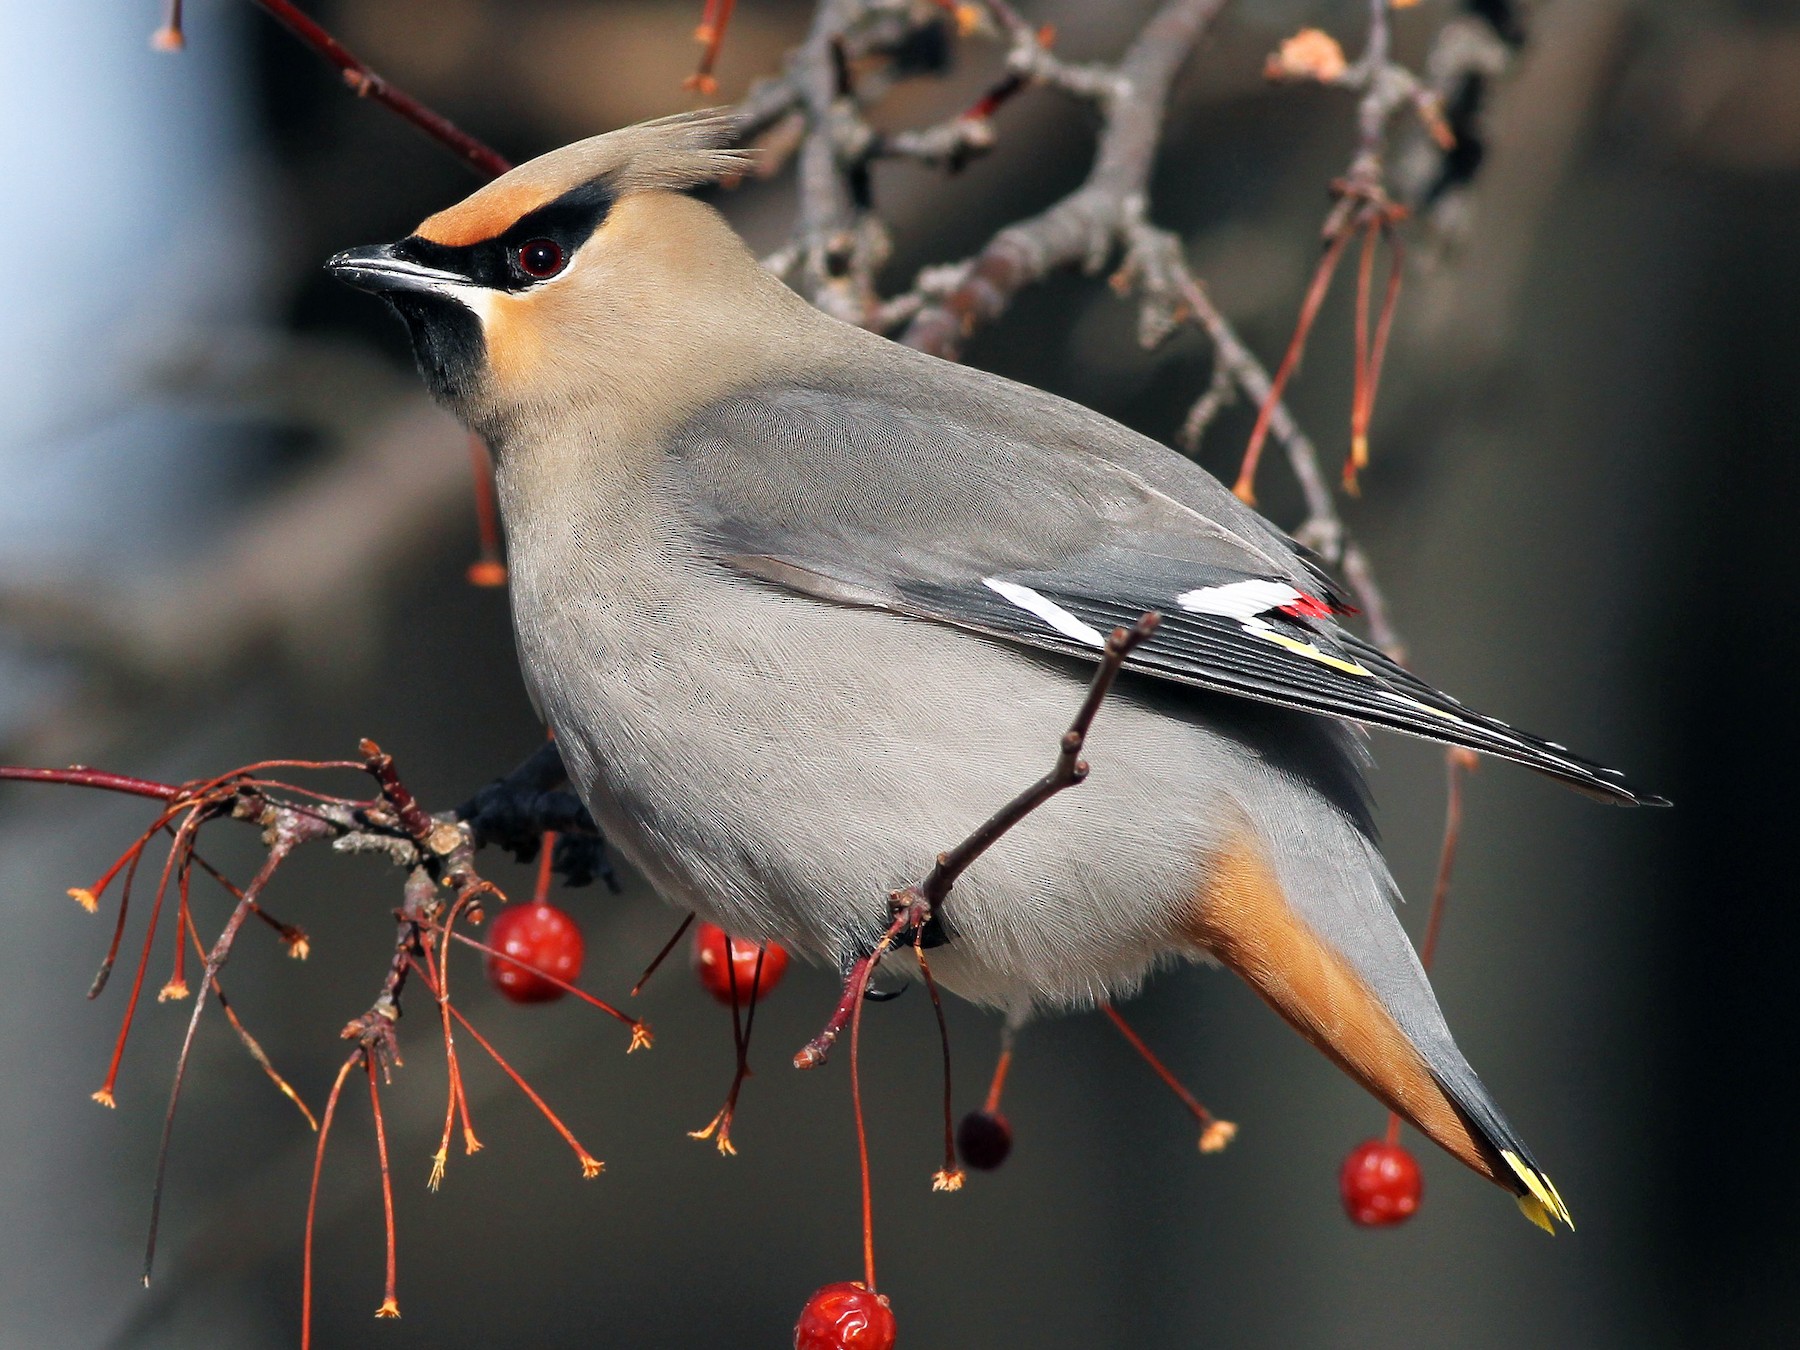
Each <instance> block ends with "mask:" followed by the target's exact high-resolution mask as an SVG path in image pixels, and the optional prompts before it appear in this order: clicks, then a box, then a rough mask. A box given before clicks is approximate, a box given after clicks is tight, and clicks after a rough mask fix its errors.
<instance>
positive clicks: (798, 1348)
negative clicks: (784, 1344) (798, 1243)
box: [794, 1283, 894, 1350]
mask: <svg viewBox="0 0 1800 1350" xmlns="http://www.w3.org/2000/svg"><path fill="white" fill-rule="evenodd" d="M893 1345H894V1312H893V1309H892V1308H890V1307H889V1306H888V1301H887V1295H886V1294H871V1293H870V1292H869V1291H868V1289H867V1288H866V1287H864V1286H863V1285H862V1284H861V1283H856V1284H851V1283H844V1284H828V1285H826V1286H825V1287H824V1288H823V1289H821V1290H819V1292H818V1293H816V1294H814V1295H813V1296H812V1297H811V1298H809V1299H807V1300H806V1306H805V1307H804V1308H802V1309H801V1310H800V1320H799V1321H798V1322H796V1323H795V1324H794V1350H893Z"/></svg>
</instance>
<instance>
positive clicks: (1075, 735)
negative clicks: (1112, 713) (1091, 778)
mask: <svg viewBox="0 0 1800 1350" xmlns="http://www.w3.org/2000/svg"><path fill="white" fill-rule="evenodd" d="M1160 622H1161V616H1160V615H1158V614H1156V613H1155V612H1154V611H1152V612H1149V613H1146V614H1144V615H1142V616H1141V617H1140V618H1139V619H1138V621H1137V622H1136V623H1135V624H1133V625H1132V626H1131V627H1130V628H1115V629H1113V631H1112V633H1111V634H1110V635H1109V636H1108V637H1107V639H1106V650H1105V652H1104V654H1103V655H1102V657H1101V659H1100V664H1099V665H1098V666H1097V667H1095V670H1094V678H1093V680H1092V682H1091V683H1090V684H1089V685H1088V690H1087V694H1086V696H1085V697H1084V698H1083V699H1082V701H1081V706H1080V708H1078V709H1077V710H1076V713H1075V720H1074V721H1072V722H1071V723H1070V724H1069V729H1068V730H1067V731H1065V732H1064V733H1063V734H1062V739H1061V740H1060V741H1059V742H1058V744H1057V754H1056V762H1055V763H1054V764H1052V765H1051V766H1050V772H1048V773H1046V774H1045V775H1044V776H1043V777H1042V778H1040V779H1038V780H1037V782H1035V783H1033V784H1032V785H1031V786H1030V787H1028V788H1026V789H1025V790H1024V791H1023V792H1021V793H1019V795H1018V796H1016V797H1014V798H1013V799H1012V800H1011V801H1009V802H1007V803H1006V805H1004V806H1002V807H1001V808H1000V809H999V810H998V811H996V812H994V814H993V815H991V816H989V817H988V818H987V819H986V820H984V821H982V823H981V824H980V825H978V826H976V827H975V829H974V830H973V831H972V832H970V834H969V836H968V837H967V838H966V839H964V840H963V841H962V842H961V843H960V844H958V845H957V846H956V847H955V848H952V849H950V850H949V851H947V852H944V853H940V854H938V856H937V858H936V860H935V861H934V862H933V863H932V865H931V869H930V870H929V871H928V872H926V874H925V875H924V876H923V877H921V878H920V879H919V880H918V881H916V882H914V883H913V884H912V885H910V886H906V887H903V888H902V889H900V890H897V891H895V892H893V893H892V894H891V895H890V896H889V897H888V903H889V907H890V909H891V911H892V914H893V922H892V923H890V924H889V926H888V929H887V932H886V934H885V935H884V936H883V937H882V939H881V942H880V943H879V944H878V945H877V946H876V948H875V950H874V951H873V952H871V953H870V954H869V955H868V956H865V957H862V958H860V959H859V960H858V961H856V962H855V963H854V964H853V965H852V966H851V969H850V974H849V976H848V978H846V980H845V981H844V989H843V993H842V995H841V996H840V997H839V999H838V1003H837V1006H836V1008H834V1009H833V1010H832V1014H831V1017H830V1019H829V1020H828V1021H827V1022H826V1024H825V1028H824V1030H822V1031H821V1032H820V1033H819V1034H818V1035H817V1036H815V1037H813V1039H812V1040H810V1041H808V1042H807V1043H806V1044H805V1045H804V1046H803V1047H802V1048H801V1050H800V1052H799V1053H798V1054H797V1055H795V1056H794V1067H795V1068H797V1069H812V1068H816V1067H818V1066H819V1065H820V1064H823V1063H824V1062H825V1059H826V1056H827V1055H828V1054H829V1053H830V1050H831V1045H832V1042H834V1041H835V1040H837V1038H838V1036H839V1034H840V1033H841V1032H842V1031H843V1029H844V1024H845V1022H847V1021H848V1020H849V1019H850V1018H851V1016H852V1015H853V1014H854V1013H855V1011H856V1009H857V1007H858V1006H859V1005H860V1004H861V1002H862V997H863V993H864V992H865V991H866V990H867V988H868V984H869V979H870V977H871V976H872V975H873V974H874V969H875V967H876V966H877V965H879V964H880V961H881V957H882V955H883V953H885V952H886V951H887V949H888V948H889V947H890V946H891V945H892V944H893V942H894V939H895V938H896V937H898V936H899V935H900V934H901V933H902V932H903V931H917V930H921V929H923V928H924V926H925V925H926V924H927V923H929V922H930V921H931V920H932V918H933V917H934V916H936V915H937V914H938V913H939V911H940V910H942V908H943V906H944V904H945V902H946V901H947V900H948V899H949V898H950V891H951V888H952V887H954V886H955V885H956V883H957V880H958V879H959V878H960V877H961V876H962V874H963V873H964V872H966V871H968V869H969V868H970V866H971V865H973V864H974V862H975V860H976V859H978V858H979V857H981V855H982V854H984V853H986V852H987V851H988V850H989V849H991V848H993V846H994V845H995V844H997V843H999V842H1000V840H1001V839H1003V838H1004V837H1005V836H1006V834H1007V832H1008V831H1010V830H1011V829H1012V828H1013V827H1014V826H1015V825H1017V824H1018V823H1019V822H1020V821H1022V820H1024V819H1025V818H1026V817H1027V816H1029V815H1030V814H1031V813H1032V812H1033V811H1036V810H1037V809H1038V808H1039V807H1041V806H1043V805H1044V803H1046V802H1048V801H1049V800H1050V799H1051V798H1052V797H1054V796H1056V795H1057V794H1058V793H1060V792H1063V791H1065V790H1066V789H1068V788H1072V787H1074V786H1076V785H1077V784H1079V783H1081V782H1084V781H1085V780H1086V779H1087V776H1088V766H1087V761H1085V760H1084V759H1082V758H1081V750H1082V746H1083V745H1085V744H1086V743H1087V734H1088V731H1089V729H1090V728H1092V726H1093V724H1094V717H1095V716H1096V714H1098V713H1099V711H1100V705H1101V704H1102V703H1104V702H1105V701H1106V696H1107V694H1109V693H1110V692H1112V687H1113V682H1114V681H1115V680H1116V679H1118V676H1119V672H1120V671H1121V670H1122V669H1124V667H1125V661H1126V659H1127V658H1128V657H1129V656H1130V655H1131V653H1132V652H1133V651H1135V650H1136V649H1137V648H1138V647H1140V646H1142V645H1143V643H1145V642H1146V641H1148V640H1149V638H1150V635H1151V634H1152V633H1154V632H1155V631H1156V629H1157V626H1158V624H1159V623H1160Z"/></svg>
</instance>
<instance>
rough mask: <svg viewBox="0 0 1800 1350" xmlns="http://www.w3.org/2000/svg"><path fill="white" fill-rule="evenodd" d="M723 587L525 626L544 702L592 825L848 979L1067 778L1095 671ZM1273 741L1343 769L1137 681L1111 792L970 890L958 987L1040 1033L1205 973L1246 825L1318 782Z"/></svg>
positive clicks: (956, 952)
mask: <svg viewBox="0 0 1800 1350" xmlns="http://www.w3.org/2000/svg"><path fill="white" fill-rule="evenodd" d="M710 589H711V588H710V587H699V588H697V593H696V594H694V595H692V596H688V597H684V598H683V601H682V602H681V603H679V604H672V605H670V604H665V605H662V606H660V607H659V609H658V611H656V612H654V613H653V612H652V611H650V610H648V609H647V608H645V607H635V608H632V609H630V610H628V611H625V614H626V615H627V616H628V619H629V621H622V620H621V617H620V611H619V610H616V609H614V608H613V607H612V606H594V607H591V608H588V609H586V610H585V611H584V612H579V613H577V612H569V611H561V612H559V611H555V610H554V609H540V610H539V611H538V612H539V613H540V614H547V615H548V616H549V617H547V618H545V619H543V620H534V623H533V625H532V627H531V629H530V630H529V631H528V630H527V629H526V628H525V627H524V626H523V625H521V632H520V639H521V643H520V645H521V654H522V657H523V659H524V661H525V663H526V668H527V675H528V678H529V679H530V680H531V682H532V684H533V686H534V688H535V689H536V691H537V694H538V697H539V700H540V704H541V706H542V710H543V712H544V715H545V717H546V718H547V719H548V720H549V722H550V723H551V725H552V726H553V727H554V729H555V731H556V734H557V738H558V740H559V742H560V743H561V745H562V747H563V752H564V758H565V760H566V761H567V762H568V764H569V766H570V771H571V776H572V778H573V779H574V781H575V783H576V785H577V786H578V788H579V789H580V790H581V792H582V794H583V797H584V799H585V800H586V802H587V804H588V806H589V809H590V810H591V811H592V812H593V814H594V816H595V818H596V820H597V821H598V822H599V823H600V825H601V827H602V828H603V829H604V830H605V831H606V833H607V835H608V837H609V839H611V840H612V841H613V842H614V843H615V844H616V845H617V846H618V848H619V849H620V850H621V851H622V852H623V853H624V854H625V856H626V857H627V858H628V859H629V860H630V861H631V862H632V863H633V864H634V865H635V866H636V867H638V868H639V869H640V870H641V871H642V872H643V873H644V874H645V875H646V876H647V877H648V878H649V879H650V881H651V882H652V883H653V884H654V885H655V887H656V888H657V889H658V891H660V892H661V893H662V895H663V896H664V898H665V899H667V900H668V901H669V902H670V903H672V904H675V905H678V906H680V907H683V908H691V909H694V910H696V911H698V912H699V913H701V914H702V915H704V916H707V917H710V918H712V919H713V920H715V921H716V922H718V923H720V924H722V925H724V926H725V927H727V928H728V929H730V930H732V931H734V932H737V933H739V934H742V935H746V936H755V937H759V938H765V939H767V938H774V939H777V940H779V941H781V942H783V943H785V944H788V945H790V946H792V947H794V948H796V949H797V950H799V951H801V952H803V953H806V954H809V955H811V956H813V957H814V958H816V959H820V960H824V961H828V962H833V963H835V962H836V961H837V960H838V958H839V956H840V955H841V954H842V953H843V952H844V951H846V950H848V949H856V950H866V949H867V948H868V947H869V946H870V945H871V944H872V941H873V939H874V937H875V936H876V935H878V934H879V933H880V932H881V930H882V929H883V928H884V927H885V926H886V923H887V914H888V909H887V897H888V894H889V892H891V891H892V890H894V889H896V888H898V887H900V886H903V885H905V884H907V883H908V882H911V881H914V880H916V879H917V878H918V877H920V876H921V875H922V874H923V873H924V872H925V870H926V869H927V868H928V867H929V866H930V864H931V862H932V859H933V858H934V856H935V855H936V854H937V853H938V852H940V851H941V850H943V849H945V848H948V847H950V846H952V845H954V844H955V843H957V842H959V841H960V840H961V839H962V838H964V837H965V836H966V835H967V834H968V833H969V832H970V831H971V830H972V829H973V828H975V826H976V825H978V824H979V823H980V822H981V821H983V820H984V819H986V818H987V817H988V816H989V815H990V814H992V813H993V811H994V810H996V809H997V808H998V807H999V806H1001V805H1002V804H1003V803H1004V802H1006V801H1007V800H1008V799H1009V798H1011V797H1012V796H1013V795H1014V794H1016V793H1017V792H1019V791H1020V790H1021V789H1023V788H1024V787H1026V786H1027V785H1028V784H1029V783H1031V782H1032V781H1033V780H1035V779H1036V778H1037V777H1039V776H1040V775H1041V774H1043V773H1044V772H1045V771H1046V770H1047V769H1048V768H1049V767H1050V764H1051V762H1052V760H1053V759H1054V757H1055V753H1056V748H1057V743H1058V737H1059V736H1060V735H1061V733H1062V731H1063V730H1064V729H1065V728H1066V727H1067V725H1068V722H1069V719H1070V718H1071V716H1072V715H1073V714H1074V711H1075V708H1076V706H1077V704H1078V702H1079V701H1080V698H1081V694H1082V691H1083V688H1084V685H1085V681H1086V678H1087V675H1088V673H1089V668H1087V667H1084V666H1081V665H1079V664H1074V663H1064V662H1061V661H1059V660H1057V659H1054V658H1048V659H1046V658H1039V657H1037V656H1036V655H1034V654H1031V653H1027V652H1025V651H1023V650H1020V649H1017V648H1014V647H1011V646H1007V645H1004V644H1001V643H998V642H994V641H990V640H988V639H985V638H981V637H978V636H976V635H973V634H967V633H963V632H960V631H957V630H953V629H948V628H944V627H942V626H939V625H935V624H929V623H925V622H922V621H915V620H909V619H904V618H899V617H896V616H893V615H889V614H885V613H880V612H876V611H869V610H858V609H852V608H844V607H838V606H833V605H829V604H825V603H821V602H818V601H814V600H810V599H807V598H804V597H798V596H789V595H786V594H782V593H778V592H774V591H770V590H765V589H762V588H760V587H755V586H741V585H737V584H731V585H729V587H720V588H719V590H720V592H722V593H718V594H707V593H706V592H707V591H708V590H710ZM1272 724H1279V725H1281V726H1290V725H1305V724H1310V726H1311V732H1310V734H1311V737H1312V740H1313V741H1314V742H1316V743H1317V744H1318V746H1320V747H1321V750H1320V753H1319V754H1318V755H1316V756H1315V758H1317V759H1318V760H1319V772H1320V773H1322V774H1324V775H1326V776H1327V777H1328V776H1329V774H1330V772H1332V769H1331V766H1332V764H1334V763H1336V764H1339V766H1340V767H1341V765H1342V761H1343V755H1342V750H1341V746H1339V747H1338V748H1337V749H1336V750H1335V751H1333V750H1332V749H1331V746H1333V745H1336V742H1335V741H1334V740H1333V737H1332V736H1331V735H1329V734H1326V733H1325V731H1323V730H1321V728H1323V727H1324V724H1322V723H1317V722H1316V721H1315V720H1314V719H1306V718H1299V717H1298V715H1295V714H1288V713H1282V712H1279V711H1277V710H1272V709H1259V708H1254V707H1249V706H1247V705H1243V704H1241V703H1239V702H1236V701H1225V700H1211V701H1209V700H1206V699H1205V698H1204V697H1201V696H1193V695H1187V694H1180V695H1176V694H1170V693H1168V692H1166V691H1159V690H1158V689H1156V688H1153V687H1150V686H1147V685H1144V684H1139V683H1134V682H1131V681H1128V682H1127V683H1126V685H1125V686H1124V687H1122V688H1121V689H1120V690H1119V691H1118V692H1117V693H1115V695H1114V697H1113V698H1112V699H1110V700H1109V701H1108V703H1107V705H1106V706H1105V707H1104V708H1103V709H1102V711H1101V713H1100V716H1099V718H1098V720H1097V722H1096V724H1095V727H1094V730H1093V733H1092V735H1091V737H1090V739H1089V742H1088V748H1087V752H1086V757H1087V759H1088V760H1089V762H1090V764H1091V765H1092V774H1091V776H1090V777H1089V779H1088V780H1087V782H1085V783H1084V784H1082V785H1081V786H1079V787H1076V788H1073V789H1071V790H1070V791H1068V792H1065V793H1064V794H1062V795H1061V796H1059V797H1058V798H1056V799H1055V800H1053V801H1052V802H1050V803H1049V804H1048V805H1047V806H1045V807H1044V808H1043V809H1041V810H1040V811H1038V812H1036V813H1035V814H1034V815H1032V816H1031V817H1030V818H1028V819H1027V820H1026V821H1025V822H1023V823H1022V824H1021V825H1020V826H1019V827H1018V828H1017V829H1015V830H1014V831H1013V832H1012V833H1011V834H1009V835H1008V836H1007V837H1006V838H1005V839H1004V840H1002V841H1001V843H1000V844H999V845H998V846H997V847H995V848H994V849H993V850H991V851H990V852H989V853H988V854H987V855H986V856H985V857H983V858H982V859H980V860H979V861H978V862H977V863H976V864H975V865H974V866H973V867H971V868H970V870H969V871H968V872H967V873H966V874H965V875H964V877H963V879H962V880H961V881H960V882H959V883H958V885H957V887H956V889H955V891H954V892H953V894H952V896H951V899H950V901H949V904H948V907H947V917H948V922H949V923H950V925H951V927H952V930H953V932H954V940H953V941H952V942H951V943H950V944H949V946H948V947H946V948H944V949H941V950H940V951H939V952H936V953H934V956H933V969H934V973H937V974H939V975H940V977H941V978H942V979H943V981H944V983H945V984H946V985H947V986H948V987H950V988H952V989H954V990H956V991H957V992H958V993H960V994H962V995H964V996H965V997H968V998H971V999H974V1000H976V1001H979V1002H983V1003H987V1004H990V1005H993V1006H998V1007H1004V1008H1007V1009H1008V1010H1010V1011H1014V1012H1017V1013H1023V1012H1025V1011H1026V1010H1027V1008H1028V1007H1030V1006H1033V1005H1040V1004H1062V1003H1072V1002H1082V1001H1086V1000H1091V999H1095V998H1100V997H1105V996H1107V995H1108V994H1109V993H1117V992H1118V991H1119V990H1120V989H1121V987H1122V986H1129V985H1130V984H1131V983H1133V982H1134V981H1136V980H1137V979H1140V978H1141V977H1142V976H1143V974H1144V973H1145V972H1146V971H1147V970H1148V969H1150V968H1151V967H1152V966H1153V965H1155V964H1156V963H1157V962H1159V961H1161V960H1165V959H1169V958H1171V957H1173V956H1176V955H1179V954H1181V952H1180V948H1179V945H1178V940H1177V938H1176V934H1177V932H1178V931H1179V928H1180V925H1181V920H1182V918H1183V917H1184V915H1185V913H1186V911H1187V909H1188V907H1189V906H1190V905H1191V904H1192V902H1193V898H1194V896H1195V893H1196V890H1197V888H1198V886H1199V884H1200V882H1201V880H1202V877H1203V868H1204V865H1205V859H1206V857H1207V856H1208V855H1209V854H1210V853H1211V852H1212V851H1213V850H1214V849H1215V848H1216V847H1217V846H1218V845H1219V844H1220V843H1222V842H1223V837H1224V835H1225V834H1227V833H1229V832H1231V831H1233V830H1235V829H1238V828H1241V826H1242V824H1243V822H1244V821H1245V820H1246V819H1247V818H1248V817H1247V816H1246V814H1245V811H1244V809H1243V807H1242V806H1241V805H1240V803H1242V802H1244V801H1246V800H1248V799H1251V798H1253V797H1254V796H1255V794H1256V789H1257V788H1258V787H1259V786H1260V787H1261V788H1262V789H1263V790H1264V791H1265V792H1275V793H1276V794H1277V795H1278V796H1279V795H1288V796H1291V795H1293V794H1294V793H1295V792H1306V791H1309V790H1312V787H1313V786H1314V785H1311V784H1309V783H1308V782H1307V781H1306V772H1305V770H1306V766H1305V765H1304V764H1302V765H1301V766H1300V768H1301V770H1302V772H1301V773H1300V775H1299V776H1298V777H1296V775H1295V773H1294V772H1293V766H1292V765H1290V766H1287V767H1285V768H1279V767H1275V766H1272V765H1271V764H1270V763H1269V762H1268V761H1267V760H1266V758H1265V757H1264V756H1263V755H1262V754H1261V753H1260V751H1259V748H1258V743H1259V738H1260V737H1263V736H1264V735H1265V734H1266V732H1267V730H1268V728H1269V726H1270V725H1272ZM1301 739H1302V740H1305V735H1302V737H1301ZM1303 758H1304V756H1303ZM1351 773H1352V777H1353V776H1354V771H1353V770H1352V771H1351ZM1315 776H1316V775H1315ZM896 964H897V965H898V964H902V963H896Z"/></svg>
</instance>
